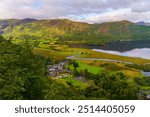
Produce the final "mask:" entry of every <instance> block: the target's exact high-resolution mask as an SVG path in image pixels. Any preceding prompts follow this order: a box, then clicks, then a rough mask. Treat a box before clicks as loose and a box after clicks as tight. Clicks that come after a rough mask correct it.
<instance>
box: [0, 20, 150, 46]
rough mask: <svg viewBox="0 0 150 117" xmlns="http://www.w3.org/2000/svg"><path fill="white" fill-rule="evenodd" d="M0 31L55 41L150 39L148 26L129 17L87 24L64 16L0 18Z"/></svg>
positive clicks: (17, 36) (8, 34)
mask: <svg viewBox="0 0 150 117" xmlns="http://www.w3.org/2000/svg"><path fill="white" fill-rule="evenodd" d="M0 34H1V35H3V36H4V37H6V38H9V37H13V38H14V39H15V40H18V41H20V40H22V39H30V40H34V41H39V40H49V41H51V40H53V39H55V40H56V41H57V42H58V43H62V42H66V43H72V42H73V43H80V44H103V43H106V42H112V41H130V40H132V41H134V40H148V39H150V27H149V26H141V25H137V24H134V23H132V22H129V21H120V22H107V23H102V24H88V23H84V22H74V21H70V20H67V19H53V20H35V19H23V20H18V19H11V20H0Z"/></svg>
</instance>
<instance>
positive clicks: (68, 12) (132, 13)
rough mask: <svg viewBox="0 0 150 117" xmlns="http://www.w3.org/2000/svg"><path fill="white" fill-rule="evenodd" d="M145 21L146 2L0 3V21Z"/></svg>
mask: <svg viewBox="0 0 150 117" xmlns="http://www.w3.org/2000/svg"><path fill="white" fill-rule="evenodd" d="M27 17H31V18H38V19H48V18H69V19H73V20H81V21H87V22H105V21H115V20H124V19H125V20H131V21H140V20H144V21H148V20H149V19H150V0H0V18H3V19H6V18H27Z"/></svg>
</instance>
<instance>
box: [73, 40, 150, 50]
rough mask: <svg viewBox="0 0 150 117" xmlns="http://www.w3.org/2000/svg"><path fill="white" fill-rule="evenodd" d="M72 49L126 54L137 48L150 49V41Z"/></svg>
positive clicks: (80, 45) (79, 45)
mask: <svg viewBox="0 0 150 117" xmlns="http://www.w3.org/2000/svg"><path fill="white" fill-rule="evenodd" d="M70 46H71V47H80V48H89V49H102V50H112V51H119V52H125V51H129V50H133V49H135V48H138V49H140V48H150V41H148V40H147V41H118V42H112V43H107V44H104V45H93V44H72V45H70Z"/></svg>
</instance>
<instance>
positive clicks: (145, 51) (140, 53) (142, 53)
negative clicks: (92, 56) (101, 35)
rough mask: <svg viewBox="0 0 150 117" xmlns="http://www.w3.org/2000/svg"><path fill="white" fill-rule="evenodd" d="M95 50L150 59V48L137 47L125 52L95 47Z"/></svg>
mask: <svg viewBox="0 0 150 117" xmlns="http://www.w3.org/2000/svg"><path fill="white" fill-rule="evenodd" d="M93 50H94V51H97V52H104V53H109V54H115V55H120V56H128V57H138V58H144V59H150V48H136V49H133V50H129V51H125V52H119V51H112V50H102V49H93Z"/></svg>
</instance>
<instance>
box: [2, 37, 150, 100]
mask: <svg viewBox="0 0 150 117" xmlns="http://www.w3.org/2000/svg"><path fill="white" fill-rule="evenodd" d="M51 58H52V57H51ZM49 60H50V58H45V57H43V56H39V55H35V54H34V53H33V46H32V45H31V44H30V43H28V40H26V41H24V42H23V43H21V44H16V43H13V42H12V41H11V39H4V38H3V37H0V99H26V100H33V99H34V100H43V99H48V100H49V99H138V96H137V92H138V89H139V86H148V85H149V84H148V83H149V79H146V78H145V79H142V80H141V78H136V79H135V80H134V82H131V83H129V82H128V81H127V77H126V75H124V74H123V73H121V72H119V73H116V74H110V73H109V72H107V71H103V72H101V73H100V74H93V73H90V72H88V70H87V69H84V70H80V71H79V70H77V67H78V64H77V63H76V62H75V61H71V60H70V61H69V64H72V65H73V70H72V74H71V75H72V76H73V77H71V78H72V79H73V78H74V77H76V76H84V77H85V78H86V79H87V80H89V81H92V82H90V83H89V84H88V87H86V88H85V89H80V88H77V87H74V85H72V83H71V82H66V85H64V84H62V83H60V82H57V80H54V79H52V78H51V77H50V76H49V75H48V70H47V66H48V65H49V64H51V63H50V62H49ZM68 69H69V68H68Z"/></svg>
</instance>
